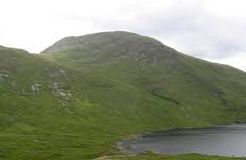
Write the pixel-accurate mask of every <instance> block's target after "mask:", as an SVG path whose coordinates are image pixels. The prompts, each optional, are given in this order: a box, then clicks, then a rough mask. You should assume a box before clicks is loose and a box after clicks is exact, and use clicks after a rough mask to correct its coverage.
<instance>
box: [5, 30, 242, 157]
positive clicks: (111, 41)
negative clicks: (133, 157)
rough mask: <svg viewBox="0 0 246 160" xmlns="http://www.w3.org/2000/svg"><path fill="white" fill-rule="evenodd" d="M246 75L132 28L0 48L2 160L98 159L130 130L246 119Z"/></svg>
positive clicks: (200, 124) (136, 132)
mask: <svg viewBox="0 0 246 160" xmlns="http://www.w3.org/2000/svg"><path fill="white" fill-rule="evenodd" d="M245 95H246V75H245V73H244V72H242V71H240V70H237V69H234V68H232V67H229V66H224V65H219V64H214V63H209V62H206V61H202V60H199V59H196V58H192V57H189V56H186V55H183V54H181V53H179V52H177V51H175V50H174V49H172V48H170V47H167V46H165V45H163V44H162V43H160V42H159V41H157V40H154V39H152V38H149V37H145V36H140V35H138V34H134V33H128V32H104V33H97V34H91V35H85V36H81V37H68V38H64V39H62V40H60V41H58V42H57V43H55V44H54V45H52V46H51V47H49V48H48V49H46V50H45V51H44V52H42V54H40V55H33V54H29V53H27V52H26V51H23V50H18V49H10V48H5V47H1V48H0V104H1V105H0V109H1V113H0V120H1V121H0V129H1V132H0V141H1V145H0V158H5V159H25V160H27V159H30V160H31V159H71V160H73V159H91V158H96V157H98V156H102V155H108V154H112V153H116V149H115V142H116V141H117V140H119V139H121V138H124V137H128V136H130V135H132V134H138V133H143V132H146V131H152V130H160V129H166V128H177V127H204V126H211V125H216V124H224V123H233V122H245V120H246V112H245V109H246V106H245V105H246V100H245V99H244V96H245Z"/></svg>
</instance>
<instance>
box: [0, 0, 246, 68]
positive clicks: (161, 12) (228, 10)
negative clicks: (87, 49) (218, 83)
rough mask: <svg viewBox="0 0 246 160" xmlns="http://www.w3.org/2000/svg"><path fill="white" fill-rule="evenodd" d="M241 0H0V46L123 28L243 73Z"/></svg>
mask: <svg viewBox="0 0 246 160" xmlns="http://www.w3.org/2000/svg"><path fill="white" fill-rule="evenodd" d="M245 7H246V0H0V45H4V46H8V47H16V48H23V49H26V50H28V51H29V52H32V53H38V52H40V51H41V50H43V49H45V48H46V47H48V46H50V45H51V44H53V43H54V42H55V41H57V40H59V39H61V38H63V37H66V36H76V35H83V34H88V33H94V32H102V31H112V30H125V31H130V32H136V33H140V34H143V35H148V36H152V37H154V38H157V39H158V40H160V41H162V42H163V43H164V44H166V45H169V46H171V47H173V48H175V49H177V50H179V51H181V52H183V53H186V54H189V55H192V56H195V57H199V58H202V59H206V60H210V61H214V62H219V63H225V64H229V65H232V66H234V67H238V68H240V69H243V70H245V71H246V9H245Z"/></svg>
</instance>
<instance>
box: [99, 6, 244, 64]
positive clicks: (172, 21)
mask: <svg viewBox="0 0 246 160" xmlns="http://www.w3.org/2000/svg"><path fill="white" fill-rule="evenodd" d="M136 12H138V11H136ZM95 23H96V24H99V27H102V28H106V29H114V30H115V29H121V30H130V31H134V32H138V33H142V34H145V35H150V36H156V37H163V39H166V40H169V41H172V42H175V43H176V44H177V45H178V46H182V48H183V49H184V50H181V51H183V52H187V53H189V54H191V55H193V56H197V57H201V58H210V59H211V58H214V59H221V58H226V57H230V56H234V55H235V54H237V53H239V52H245V51H246V47H245V43H246V40H245V38H244V35H245V34H246V30H245V28H246V21H244V20H242V19H234V20H232V19H223V18H222V17H219V16H215V15H212V14H210V13H208V12H206V10H203V9H202V6H200V5H196V6H189V5H184V4H183V5H182V7H181V6H180V5H178V4H177V5H174V6H173V7H172V8H171V9H170V10H168V11H156V12H154V13H148V12H145V13H142V12H141V11H140V12H139V13H138V14H137V16H136V17H135V18H134V19H132V20H130V21H129V20H127V21H122V20H117V19H107V20H98V19H97V20H95Z"/></svg>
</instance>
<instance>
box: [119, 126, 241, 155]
mask: <svg viewBox="0 0 246 160" xmlns="http://www.w3.org/2000/svg"><path fill="white" fill-rule="evenodd" d="M119 147H120V148H121V149H122V151H124V152H128V153H131V154H139V153H143V152H146V151H150V150H151V151H154V152H156V153H160V154H183V153H200V154H207V155H220V156H236V157H246V124H244V125H230V126H221V127H216V128H206V129H183V130H170V131H167V132H158V133H153V134H151V135H146V136H143V137H139V138H136V139H132V140H125V141H122V142H120V143H119Z"/></svg>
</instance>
